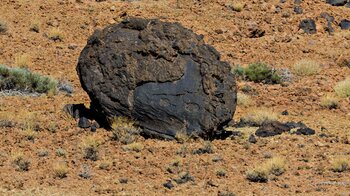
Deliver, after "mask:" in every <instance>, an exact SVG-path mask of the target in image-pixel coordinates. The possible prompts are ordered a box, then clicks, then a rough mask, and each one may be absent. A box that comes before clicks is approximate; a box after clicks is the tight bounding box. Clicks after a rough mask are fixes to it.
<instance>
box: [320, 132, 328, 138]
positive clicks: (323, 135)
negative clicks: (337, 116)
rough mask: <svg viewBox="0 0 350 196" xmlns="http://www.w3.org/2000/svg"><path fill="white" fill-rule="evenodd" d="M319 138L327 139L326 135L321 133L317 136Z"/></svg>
mask: <svg viewBox="0 0 350 196" xmlns="http://www.w3.org/2000/svg"><path fill="white" fill-rule="evenodd" d="M318 136H319V137H320V138H327V137H329V136H328V135H327V134H325V133H321V134H320V135H318Z"/></svg>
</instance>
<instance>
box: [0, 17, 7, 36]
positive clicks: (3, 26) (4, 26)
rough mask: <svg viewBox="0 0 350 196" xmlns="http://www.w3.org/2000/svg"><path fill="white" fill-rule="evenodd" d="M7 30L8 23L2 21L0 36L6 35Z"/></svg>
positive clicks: (0, 22)
mask: <svg viewBox="0 0 350 196" xmlns="http://www.w3.org/2000/svg"><path fill="white" fill-rule="evenodd" d="M7 30H8V26H7V23H6V22H5V21H2V20H0V34H3V33H6V31H7Z"/></svg>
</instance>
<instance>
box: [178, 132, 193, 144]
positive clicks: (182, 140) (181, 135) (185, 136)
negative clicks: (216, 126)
mask: <svg viewBox="0 0 350 196" xmlns="http://www.w3.org/2000/svg"><path fill="white" fill-rule="evenodd" d="M190 139H191V137H190V136H189V135H188V134H187V133H186V131H178V132H176V134H175V140H176V141H177V142H179V143H180V144H183V143H186V142H188V141H189V140H190Z"/></svg>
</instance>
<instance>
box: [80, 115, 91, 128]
mask: <svg viewBox="0 0 350 196" xmlns="http://www.w3.org/2000/svg"><path fill="white" fill-rule="evenodd" d="M90 126H91V123H90V121H89V119H87V118H85V117H80V118H79V122H78V127H80V128H84V129H86V128H89V127H90Z"/></svg>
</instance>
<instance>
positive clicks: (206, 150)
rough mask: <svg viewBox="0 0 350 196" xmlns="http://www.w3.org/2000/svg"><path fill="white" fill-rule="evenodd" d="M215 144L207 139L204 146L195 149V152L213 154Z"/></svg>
mask: <svg viewBox="0 0 350 196" xmlns="http://www.w3.org/2000/svg"><path fill="white" fill-rule="evenodd" d="M213 152H214V151H213V145H212V144H211V142H210V141H205V142H204V143H203V147H201V148H199V149H196V150H194V151H193V154H211V153H213Z"/></svg>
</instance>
